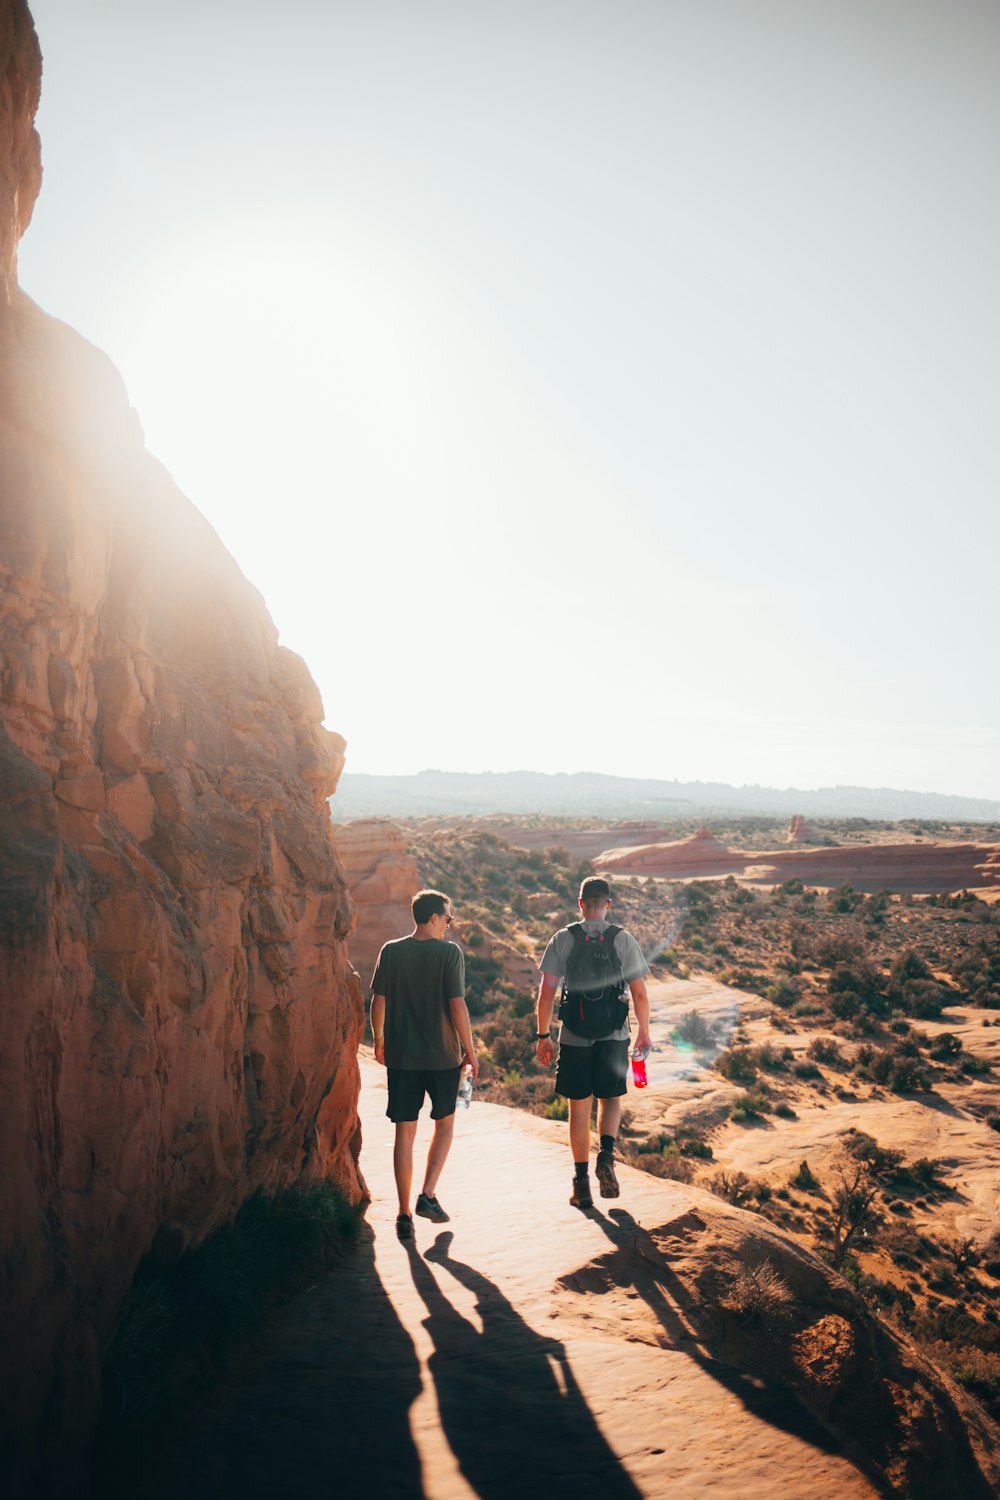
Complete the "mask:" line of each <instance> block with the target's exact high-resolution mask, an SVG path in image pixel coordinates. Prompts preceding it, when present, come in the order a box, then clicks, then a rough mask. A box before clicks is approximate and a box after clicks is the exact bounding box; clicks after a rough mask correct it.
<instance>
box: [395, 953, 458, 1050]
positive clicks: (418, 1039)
mask: <svg viewBox="0 0 1000 1500" xmlns="http://www.w3.org/2000/svg"><path fill="white" fill-rule="evenodd" d="M372 993H373V994H375V995H384V996H385V1065H386V1067H387V1068H457V1067H458V1065H459V1063H460V1062H461V1061H462V1044H461V1042H460V1041H459V1039H458V1032H457V1031H456V1030H455V1027H454V1023H453V1022H452V1019H451V1008H450V1006H449V1004H448V1001H449V1000H456V999H458V998H459V997H462V998H464V996H465V959H464V957H463V956H462V950H461V948H460V947H459V946H458V944H457V943H449V942H446V941H445V940H444V939H443V938H424V939H423V940H421V939H419V938H415V937H405V938H395V939H394V940H393V941H392V942H391V943H386V944H385V945H384V947H383V949H382V951H381V953H380V954H379V956H378V963H377V964H376V965H375V973H374V975H373V976H372Z"/></svg>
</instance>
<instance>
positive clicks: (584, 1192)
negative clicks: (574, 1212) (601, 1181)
mask: <svg viewBox="0 0 1000 1500" xmlns="http://www.w3.org/2000/svg"><path fill="white" fill-rule="evenodd" d="M569 1201H570V1203H571V1204H572V1205H573V1207H574V1208H593V1206H594V1200H593V1197H592V1196H591V1192H590V1178H589V1177H574V1178H573V1191H572V1192H571V1193H570V1195H569Z"/></svg>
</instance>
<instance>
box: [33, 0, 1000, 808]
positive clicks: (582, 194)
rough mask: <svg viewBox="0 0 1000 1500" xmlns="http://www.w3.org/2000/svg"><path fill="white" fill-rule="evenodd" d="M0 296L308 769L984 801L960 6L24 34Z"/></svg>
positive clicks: (86, 17) (971, 224)
mask: <svg viewBox="0 0 1000 1500" xmlns="http://www.w3.org/2000/svg"><path fill="white" fill-rule="evenodd" d="M33 12H34V16H35V21H36V25H37V28H38V33H39V38H40V41H41V46H42V52H43V55H44V58H45V67H44V78H43V90H42V108H41V110H40V113H39V129H40V132H41V135H42V153H43V165H44V172H45V177H44V184H43V188H42V195H41V198H40V200H39V204H38V207H37V208H36V211H35V218H34V221H33V224H32V226H31V228H30V230H29V232H28V235H27V236H26V238H25V240H24V243H23V246H22V251H21V259H20V269H21V282H22V285H23V286H24V288H25V290H26V291H27V292H29V294H30V295H32V296H33V297H35V299H36V300H37V301H38V302H39V303H40V304H41V305H42V306H43V307H44V308H46V309H47V310H48V311H49V312H51V313H53V314H55V315H56V316H58V317H61V318H63V319H65V320H66V321H67V322H69V323H71V324H73V325H74V326H75V327H76V328H77V329H79V330H80V331H81V332H82V333H83V334H85V335H86V337H87V338H89V339H91V340H92V341H93V342H94V343H96V344H98V345H99V346H100V347H101V348H103V349H105V350H107V352H108V353H109V354H110V355H111V357H112V358H113V359H114V361H115V363H116V364H117V366H118V368H119V369H120V370H121V372H122V374H123V376H124V378H125V381H126V384H127V386H128V390H129V393H130V398H131V400H132V402H133V404H134V405H135V406H136V408H137V409H138V411H139V415H140V417H141V420H142V423H143V426H144V429H145V432H146V438H147V443H148V445H149V448H150V449H151V451H152V452H154V453H155V454H156V455H157V457H158V458H160V459H161V460H162V461H163V463H164V464H165V465H166V466H167V468H168V469H170V471H171V472H172V473H173V474H174V476H175V478H176V479H177V481H178V483H179V484H180V486H181V488H182V489H183V490H184V491H185V492H186V493H187V494H189V495H190V496H191V498H192V499H193V500H194V501H195V503H196V504H197V505H198V506H199V508H200V509H201V510H202V511H203V512H204V513H205V515H206V516H207V517H208V518H209V520H210V521H211V522H212V524H213V525H214V526H215V527H216V529H217V531H218V532H219V535H220V536H221V537H222V539H223V541H224V542H225V544H226V546H227V547H228V548H229V549H230V551H231V552H233V554H234V555H235V556H236V558H237V559H238V561H239V562H240V564H241V566H242V567H243V569H244V571H245V572H246V574H247V576H248V577H249V578H250V579H251V580H252V581H253V583H254V584H256V585H257V587H258V588H259V589H260V590H261V592H262V593H263V595H264V597H265V599H266V600H267V603H268V606H269V608H270V610H271V614H272V616H273V618H274V620H275V623H276V624H277V626H278V628H279V630H280V632H281V637H282V639H283V640H284V641H285V643H286V644H287V645H289V646H291V647H292V648H293V649H295V650H296V651H299V652H301V653H302V655H303V656H304V657H305V659H306V661H307V662H308V664H309V667H310V669H311V671H312V673H313V675H314V677H315V678H316V680H317V682H318V684H319V686H320V688H321V690H322V693H323V698H324V702H325V705H326V712H327V722H328V723H329V725H330V726H331V727H332V728H335V729H337V730H339V731H340V732H341V733H342V734H344V735H345V736H346V738H347V740H348V768H349V769H350V770H353V771H372V772H400V773H402V772H410V771H416V770H419V769H421V768H423V767H428V766H433V767H440V768H442V769H453V770H470V771H478V770H494V771H503V770H514V769H519V768H526V769H533V770H540V771H560V770H561V771H578V770H593V771H605V772H609V773H612V774H617V775H625V776H630V775H637V776H657V777H665V778H668V779H669V778H673V777H676V778H678V779H680V780H692V779H701V780H720V781H727V782H733V783H736V784H740V783H744V782H750V783H752V782H757V783H763V784H767V785H772V786H789V785H793V786H799V787H802V788H810V787H815V786H818V785H824V784H836V783H855V784H859V785H864V786H883V785H889V786H896V787H905V788H911V789H914V790H927V791H939V792H952V793H962V794H965V795H970V796H981V797H993V798H996V797H1000V697H998V691H997V672H996V665H995V661H996V639H997V630H996V615H997V602H996V596H997V556H998V545H997V544H998V540H1000V538H998V530H1000V521H998V509H1000V505H998V502H1000V493H998V477H1000V420H998V416H1000V413H998V394H1000V276H998V273H997V267H998V266H1000V196H998V178H997V171H998V169H997V163H998V161H1000V6H998V5H996V4H995V3H994V0H949V3H948V4H947V5H945V4H943V3H941V0H814V3H804V0H687V3H672V0H641V3H640V0H602V3H594V0H505V3H503V4H501V3H499V0H491V3H481V0H451V3H444V0H420V3H414V0H364V3H359V0H350V3H347V0H344V3H341V0H285V3H284V4H283V5H281V6H280V7H278V6H275V5H274V4H273V3H272V0H269V3H267V4H265V3H263V0H197V3H195V0H173V3H172V4H171V5H169V6H168V5H164V4H162V3H159V0H35V3H34V5H33Z"/></svg>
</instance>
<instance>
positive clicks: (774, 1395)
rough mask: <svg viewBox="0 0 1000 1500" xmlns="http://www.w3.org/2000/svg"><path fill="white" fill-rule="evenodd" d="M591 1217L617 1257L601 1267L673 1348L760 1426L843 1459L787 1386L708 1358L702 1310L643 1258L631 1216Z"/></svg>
mask: <svg viewBox="0 0 1000 1500" xmlns="http://www.w3.org/2000/svg"><path fill="white" fill-rule="evenodd" d="M592 1217H593V1221H594V1222H595V1223H599V1224H600V1226H601V1228H602V1229H603V1231H604V1233H605V1234H606V1235H607V1237H608V1239H609V1240H610V1241H611V1243H612V1244H613V1245H614V1246H615V1248H616V1251H617V1254H616V1255H615V1256H613V1257H611V1258H610V1259H609V1260H607V1261H603V1262H602V1266H603V1267H604V1269H605V1270H606V1272H607V1274H608V1275H609V1276H610V1277H611V1279H612V1280H613V1281H615V1282H616V1283H617V1284H619V1285H623V1284H624V1285H628V1286H631V1287H633V1288H634V1289H635V1290H636V1291H637V1292H638V1293H639V1295H640V1297H642V1299H643V1301H644V1302H645V1303H646V1304H647V1306H648V1307H649V1308H650V1311H651V1312H652V1313H653V1314H654V1315H655V1317H656V1319H657V1321H658V1322H659V1324H660V1326H661V1328H662V1329H663V1330H664V1332H665V1333H666V1334H667V1336H668V1338H669V1339H670V1342H671V1344H672V1345H673V1347H674V1348H676V1349H683V1351H684V1353H685V1354H686V1355H687V1356H688V1357H689V1358H690V1359H693V1360H694V1361H695V1363H696V1364H698V1365H700V1366H701V1368H702V1369H703V1370H704V1371H705V1372H706V1373H707V1374H709V1375H711V1376H712V1378H713V1379H714V1380H717V1381H718V1382H719V1384H720V1385H722V1386H725V1388H726V1390H728V1391H730V1392H731V1393H732V1394H733V1395H734V1396H736V1397H737V1398H738V1399H739V1400H740V1401H741V1402H742V1403H743V1405H744V1406H745V1407H746V1409H747V1411H749V1412H750V1414H751V1415H752V1416H754V1417H756V1418H757V1419H758V1420H759V1421H762V1422H767V1423H769V1424H770V1425H771V1426H772V1427H778V1428H780V1429H781V1430H782V1431H784V1432H788V1433H790V1434H792V1435H793V1436H794V1437H797V1438H801V1439H802V1441H803V1442H807V1443H810V1444H811V1445H812V1446H813V1447H814V1448H818V1449H820V1450H821V1451H822V1452H824V1453H832V1454H841V1453H843V1447H842V1445H841V1444H840V1443H839V1442H838V1441H837V1439H836V1438H835V1437H834V1436H833V1435H832V1434H831V1433H830V1432H829V1431H828V1429H827V1428H826V1427H824V1426H823V1424H822V1423H821V1422H820V1421H819V1420H818V1418H816V1417H814V1416H813V1415H812V1413H811V1412H809V1411H808V1410H807V1409H806V1407H805V1406H803V1404H802V1403H801V1401H799V1399H798V1398H797V1396H796V1395H795V1394H794V1392H792V1391H790V1390H789V1389H788V1387H787V1386H786V1385H783V1384H777V1383H774V1382H769V1381H767V1380H766V1379H764V1378H762V1377H760V1376H755V1375H749V1374H746V1373H745V1372H744V1371H741V1370H738V1369H736V1368H734V1367H733V1366H732V1365H727V1364H725V1363H723V1362H722V1361H721V1360H718V1359H716V1358H715V1357H714V1356H713V1355H712V1354H710V1353H709V1351H708V1349H707V1348H706V1347H705V1345H704V1342H703V1339H702V1336H701V1332H700V1329H699V1314H701V1313H702V1312H703V1309H701V1308H700V1307H699V1306H698V1304H697V1303H696V1302H695V1299H694V1298H693V1297H691V1296H690V1295H689V1293H687V1292H686V1290H685V1288H684V1286H683V1284H682V1283H681V1281H680V1280H679V1279H678V1278H677V1277H676V1276H674V1275H673V1274H672V1273H671V1271H670V1269H669V1267H668V1266H666V1265H664V1264H663V1263H662V1261H659V1258H657V1261H653V1260H651V1259H649V1258H647V1257H646V1256H644V1255H643V1254H642V1249H641V1241H642V1237H643V1235H644V1231H643V1229H642V1227H641V1225H639V1224H638V1223H637V1222H636V1220H635V1219H634V1218H633V1217H632V1215H631V1214H630V1213H627V1212H626V1211H625V1210H624V1209H620V1208H617V1209H612V1210H611V1219H610V1220H609V1219H607V1218H605V1216H604V1215H603V1214H602V1213H595V1214H594V1215H593V1216H592ZM578 1279H579V1278H573V1277H568V1278H566V1283H567V1285H572V1284H573V1282H574V1280H578ZM668 1285H669V1287H670V1290H669V1294H668V1290H667V1288H668Z"/></svg>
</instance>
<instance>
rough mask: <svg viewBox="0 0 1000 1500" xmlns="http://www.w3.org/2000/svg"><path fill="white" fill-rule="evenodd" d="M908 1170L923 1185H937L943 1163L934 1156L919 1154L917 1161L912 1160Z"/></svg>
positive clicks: (914, 1179)
mask: <svg viewBox="0 0 1000 1500" xmlns="http://www.w3.org/2000/svg"><path fill="white" fill-rule="evenodd" d="M908 1170H909V1174H910V1176H911V1177H912V1178H913V1181H914V1182H917V1183H919V1184H920V1186H921V1187H924V1188H929V1187H936V1186H937V1185H938V1183H939V1182H940V1177H941V1163H940V1162H939V1161H936V1160H935V1159H934V1157H932V1156H918V1157H917V1159H916V1161H915V1162H911V1164H910V1166H909V1168H908Z"/></svg>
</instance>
